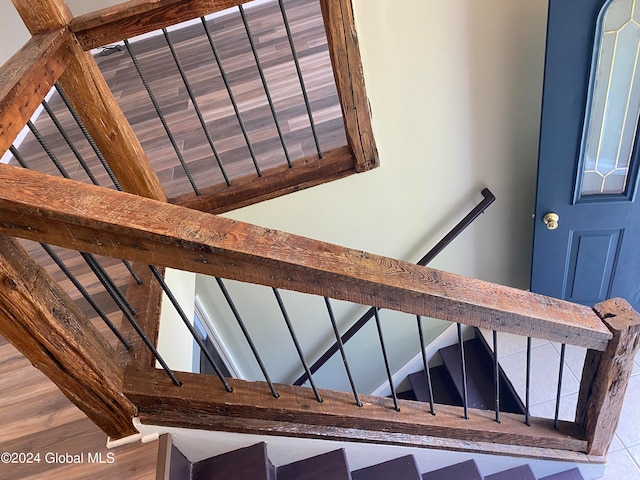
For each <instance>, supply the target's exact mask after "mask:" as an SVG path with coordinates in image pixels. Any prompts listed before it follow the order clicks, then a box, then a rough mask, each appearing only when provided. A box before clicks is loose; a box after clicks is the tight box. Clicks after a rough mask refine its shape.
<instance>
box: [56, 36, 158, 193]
mask: <svg viewBox="0 0 640 480" xmlns="http://www.w3.org/2000/svg"><path fill="white" fill-rule="evenodd" d="M71 49H72V53H73V56H72V59H71V61H70V62H69V65H68V66H67V68H66V70H65V71H64V73H63V74H62V75H61V76H60V79H59V83H60V86H61V87H62V89H63V90H64V91H65V93H66V94H67V96H68V97H69V100H70V102H71V104H72V105H73V106H74V108H75V110H76V111H77V112H78V114H79V115H80V117H81V118H82V121H83V122H84V124H85V126H86V127H87V130H88V131H89V133H90V134H91V136H92V137H93V139H94V140H95V142H96V144H97V145H98V147H99V148H100V151H101V152H102V154H103V155H104V157H105V159H106V161H107V163H108V164H109V166H110V167H111V170H113V173H114V175H115V176H116V178H117V179H118V181H119V182H120V184H121V185H122V188H123V189H124V190H125V191H127V192H130V193H134V194H136V195H140V196H143V197H148V198H153V199H155V200H160V201H166V200H167V196H166V194H165V193H164V190H163V189H162V186H161V185H160V180H159V179H158V176H157V175H156V174H155V172H154V171H153V169H152V168H151V165H150V164H149V160H148V159H147V155H146V154H145V152H144V149H143V148H142V145H141V144H140V141H139V140H138V138H137V137H136V135H135V133H134V132H133V129H132V128H131V125H130V124H129V122H128V121H127V118H126V116H125V115H124V113H123V112H122V110H121V109H120V107H119V106H118V103H117V102H116V100H115V98H114V97H113V94H112V93H111V90H110V89H109V87H108V85H107V83H106V81H105V79H104V77H103V76H102V73H101V72H100V69H99V68H98V65H97V64H96V62H95V60H94V59H93V57H92V56H91V55H90V54H89V53H87V52H84V51H82V49H81V48H80V46H79V45H78V44H77V43H73V44H72V47H71Z"/></svg>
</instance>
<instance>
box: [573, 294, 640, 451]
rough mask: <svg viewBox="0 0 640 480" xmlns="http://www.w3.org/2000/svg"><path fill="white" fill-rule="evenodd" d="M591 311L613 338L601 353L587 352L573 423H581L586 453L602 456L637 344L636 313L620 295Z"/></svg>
mask: <svg viewBox="0 0 640 480" xmlns="http://www.w3.org/2000/svg"><path fill="white" fill-rule="evenodd" d="M594 310H595V311H596V313H597V314H598V315H599V316H600V318H601V319H602V321H603V322H604V323H605V324H606V325H607V326H608V327H609V328H610V329H611V332H613V339H612V340H611V341H610V342H609V345H608V346H607V349H606V350H605V351H604V352H597V351H594V350H588V351H587V356H586V359H585V362H584V368H583V370H582V380H581V382H580V394H579V397H578V407H577V411H576V422H578V423H579V424H581V425H583V426H584V429H585V432H586V436H587V438H588V439H589V448H588V453H589V454H591V455H602V456H605V455H606V454H607V451H608V449H609V445H610V444H611V441H612V440H613V435H614V433H615V431H616V427H617V426H618V422H619V420H620V412H621V410H622V404H623V401H624V394H625V392H626V390H627V385H628V384H629V378H630V377H631V372H632V371H633V367H634V358H635V355H636V353H637V351H638V347H639V346H640V315H639V314H638V312H636V311H635V310H634V309H633V308H632V307H631V305H629V303H627V302H626V301H625V300H622V299H620V298H615V299H612V300H606V301H604V302H602V303H599V304H598V305H596V306H595V307H594ZM623 421H624V420H623Z"/></svg>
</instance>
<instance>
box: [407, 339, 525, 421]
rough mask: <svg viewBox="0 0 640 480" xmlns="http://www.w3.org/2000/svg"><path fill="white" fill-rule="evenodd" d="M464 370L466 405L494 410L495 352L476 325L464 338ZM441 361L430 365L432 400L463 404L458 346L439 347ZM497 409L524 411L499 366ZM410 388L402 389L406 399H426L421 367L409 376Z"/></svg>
mask: <svg viewBox="0 0 640 480" xmlns="http://www.w3.org/2000/svg"><path fill="white" fill-rule="evenodd" d="M463 346H464V357H465V368H466V373H467V405H468V407H469V408H477V409H482V410H495V381H494V369H495V365H494V355H493V351H492V350H491V348H490V347H489V345H488V344H487V342H486V340H485V338H484V336H483V335H482V334H481V333H480V331H479V330H478V329H475V337H474V338H471V339H469V340H466V341H464V342H463ZM438 355H439V356H440V358H441V359H442V364H441V365H437V366H433V367H430V368H429V374H430V375H429V376H430V378H431V388H432V392H433V400H434V402H435V403H440V404H445V405H457V406H462V405H463V401H462V398H463V394H464V393H463V390H464V386H463V378H462V360H461V355H460V346H459V345H458V344H455V345H450V346H447V347H443V348H440V349H439V350H438ZM498 377H499V392H500V395H499V399H500V411H501V412H509V413H518V414H524V413H525V406H524V404H523V402H522V400H521V399H520V397H519V396H518V394H517V393H516V391H515V389H514V387H513V385H512V384H511V382H510V381H509V379H508V378H507V376H506V374H505V373H504V371H503V370H502V368H501V367H499V376H498ZM408 380H409V383H410V385H411V389H410V390H408V391H405V392H403V393H402V395H401V396H402V397H403V398H406V399H412V400H418V401H421V402H428V401H429V389H428V386H427V376H426V375H425V372H424V370H423V371H420V372H416V373H412V374H410V375H409V376H408Z"/></svg>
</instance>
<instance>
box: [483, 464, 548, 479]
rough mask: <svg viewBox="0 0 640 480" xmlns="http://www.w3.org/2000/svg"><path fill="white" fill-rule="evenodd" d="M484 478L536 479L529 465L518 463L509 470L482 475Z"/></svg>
mask: <svg viewBox="0 0 640 480" xmlns="http://www.w3.org/2000/svg"><path fill="white" fill-rule="evenodd" d="M484 480H536V477H535V476H534V475H533V472H532V471H531V467H530V466H529V465H520V466H518V467H515V468H510V469H509V470H503V471H502V472H498V473H494V474H493V475H488V476H486V477H484Z"/></svg>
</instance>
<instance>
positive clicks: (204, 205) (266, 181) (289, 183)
mask: <svg viewBox="0 0 640 480" xmlns="http://www.w3.org/2000/svg"><path fill="white" fill-rule="evenodd" d="M262 173H263V175H262V177H257V176H255V175H246V176H245V177H243V178H239V179H236V180H234V181H233V184H232V185H231V186H230V187H227V186H226V185H218V186H214V187H209V188H206V189H202V190H201V191H200V195H195V194H192V193H188V194H185V195H180V196H178V197H175V198H171V199H169V202H170V203H173V204H175V205H180V206H182V207H187V208H192V209H195V210H200V211H202V212H207V213H214V214H220V213H224V212H228V211H230V210H234V209H236V208H241V207H246V206H247V205H252V204H254V203H258V202H261V201H264V200H268V199H271V198H275V197H279V196H281V195H286V194H288V193H293V192H297V191H299V190H302V189H304V188H309V187H312V186H315V185H320V184H322V183H326V182H330V181H333V180H336V179H338V178H342V177H345V176H347V175H349V174H351V173H353V156H352V154H351V151H350V149H349V148H348V147H342V148H336V149H333V150H331V151H329V152H327V153H325V154H324V155H323V156H322V159H319V158H318V157H317V156H312V157H306V158H301V159H300V160H295V161H294V162H292V167H289V166H287V165H282V166H279V167H273V168H270V169H268V170H265V171H263V172H262Z"/></svg>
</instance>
